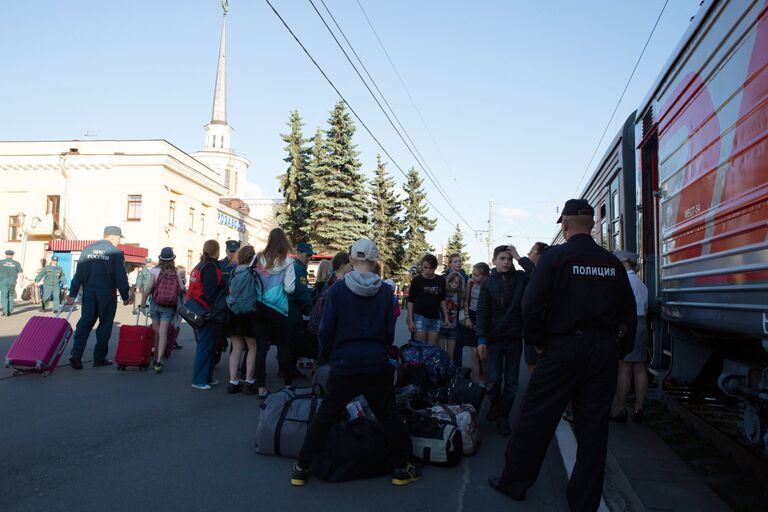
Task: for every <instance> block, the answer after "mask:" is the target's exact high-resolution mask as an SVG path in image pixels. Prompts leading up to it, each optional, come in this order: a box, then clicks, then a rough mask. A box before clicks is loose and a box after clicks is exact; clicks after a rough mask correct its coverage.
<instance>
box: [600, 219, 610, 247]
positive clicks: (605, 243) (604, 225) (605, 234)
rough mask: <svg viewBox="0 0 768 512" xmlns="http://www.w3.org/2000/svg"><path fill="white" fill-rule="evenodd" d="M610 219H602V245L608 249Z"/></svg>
mask: <svg viewBox="0 0 768 512" xmlns="http://www.w3.org/2000/svg"><path fill="white" fill-rule="evenodd" d="M608 242H609V238H608V221H605V220H603V221H600V245H601V246H602V247H604V248H606V249H608Z"/></svg>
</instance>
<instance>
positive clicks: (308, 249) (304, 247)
mask: <svg viewBox="0 0 768 512" xmlns="http://www.w3.org/2000/svg"><path fill="white" fill-rule="evenodd" d="M296 252H300V253H303V254H309V255H310V256H312V255H313V254H317V253H316V252H315V251H314V250H313V249H312V244H309V243H307V242H299V243H298V244H296Z"/></svg>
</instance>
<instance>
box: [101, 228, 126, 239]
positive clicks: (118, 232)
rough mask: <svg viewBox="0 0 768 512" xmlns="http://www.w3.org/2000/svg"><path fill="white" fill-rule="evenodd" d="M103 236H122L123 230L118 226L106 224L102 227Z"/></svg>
mask: <svg viewBox="0 0 768 512" xmlns="http://www.w3.org/2000/svg"><path fill="white" fill-rule="evenodd" d="M104 236H119V237H120V238H123V230H122V229H120V226H107V227H105V228H104Z"/></svg>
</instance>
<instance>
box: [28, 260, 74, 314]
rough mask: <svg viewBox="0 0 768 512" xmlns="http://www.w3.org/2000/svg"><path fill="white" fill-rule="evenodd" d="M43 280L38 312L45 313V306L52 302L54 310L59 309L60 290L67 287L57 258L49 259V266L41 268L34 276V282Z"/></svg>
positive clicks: (65, 277) (65, 278)
mask: <svg viewBox="0 0 768 512" xmlns="http://www.w3.org/2000/svg"><path fill="white" fill-rule="evenodd" d="M41 279H42V280H43V290H45V291H44V293H43V296H42V297H40V300H41V304H40V311H45V305H46V304H47V303H48V301H50V300H53V308H54V310H56V309H59V306H60V305H61V290H62V289H63V288H66V287H67V276H66V275H65V274H64V269H63V268H61V267H60V266H59V257H58V256H54V257H53V258H51V264H50V265H46V266H45V267H43V268H42V269H41V270H40V272H38V273H37V276H35V282H36V283H39V282H40V280H41Z"/></svg>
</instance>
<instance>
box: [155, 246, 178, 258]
mask: <svg viewBox="0 0 768 512" xmlns="http://www.w3.org/2000/svg"><path fill="white" fill-rule="evenodd" d="M157 258H158V259H159V260H160V261H171V260H173V259H176V255H175V254H173V249H172V248H171V247H163V250H162V251H160V256H158V257H157Z"/></svg>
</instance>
